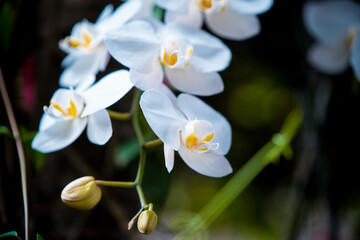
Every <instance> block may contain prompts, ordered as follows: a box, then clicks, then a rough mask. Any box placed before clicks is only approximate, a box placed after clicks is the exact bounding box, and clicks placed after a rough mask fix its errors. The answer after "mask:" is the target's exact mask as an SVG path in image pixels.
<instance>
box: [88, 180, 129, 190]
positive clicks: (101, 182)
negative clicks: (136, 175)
mask: <svg viewBox="0 0 360 240" xmlns="http://www.w3.org/2000/svg"><path fill="white" fill-rule="evenodd" d="M95 183H96V184H97V185H101V186H107V187H122V188H135V187H136V183H134V182H118V181H104V180H95Z"/></svg>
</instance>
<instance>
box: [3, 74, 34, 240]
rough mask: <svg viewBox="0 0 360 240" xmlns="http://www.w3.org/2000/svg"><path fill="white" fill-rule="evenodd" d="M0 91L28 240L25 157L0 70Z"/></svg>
mask: <svg viewBox="0 0 360 240" xmlns="http://www.w3.org/2000/svg"><path fill="white" fill-rule="evenodd" d="M0 91H1V95H2V97H3V100H4V105H5V109H6V113H7V115H8V118H9V122H10V127H11V131H12V133H13V136H14V138H15V143H16V149H17V153H18V155H19V162H20V173H21V187H22V193H23V205H24V218H25V239H26V240H28V239H29V216H28V197H27V183H26V163H25V155H24V149H23V146H22V143H21V138H20V134H19V130H18V127H17V124H16V120H15V115H14V111H13V109H12V106H11V102H10V98H9V95H8V93H7V90H6V85H5V81H4V77H3V75H2V71H1V68H0Z"/></svg>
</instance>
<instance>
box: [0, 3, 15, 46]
mask: <svg viewBox="0 0 360 240" xmlns="http://www.w3.org/2000/svg"><path fill="white" fill-rule="evenodd" d="M15 14H16V11H15V8H14V6H13V5H12V4H11V2H10V1H6V2H4V4H3V5H2V7H1V9H0V29H1V31H0V48H1V50H2V51H5V50H7V49H8V48H9V46H10V41H11V35H12V32H13V28H14V24H15V16H16V15H15Z"/></svg>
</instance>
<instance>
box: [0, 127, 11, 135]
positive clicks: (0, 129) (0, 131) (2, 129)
mask: <svg viewBox="0 0 360 240" xmlns="http://www.w3.org/2000/svg"><path fill="white" fill-rule="evenodd" d="M2 134H4V135H7V136H9V137H12V134H11V132H10V130H9V129H8V128H7V127H6V126H3V125H1V126H0V135H2Z"/></svg>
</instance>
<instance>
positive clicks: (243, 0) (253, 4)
mask: <svg viewBox="0 0 360 240" xmlns="http://www.w3.org/2000/svg"><path fill="white" fill-rule="evenodd" d="M273 4H274V0H230V1H229V6H230V8H232V9H233V10H234V11H235V12H237V13H240V14H256V15H257V14H261V13H264V12H266V11H268V10H269V9H270V8H271V7H272V5H273Z"/></svg>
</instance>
